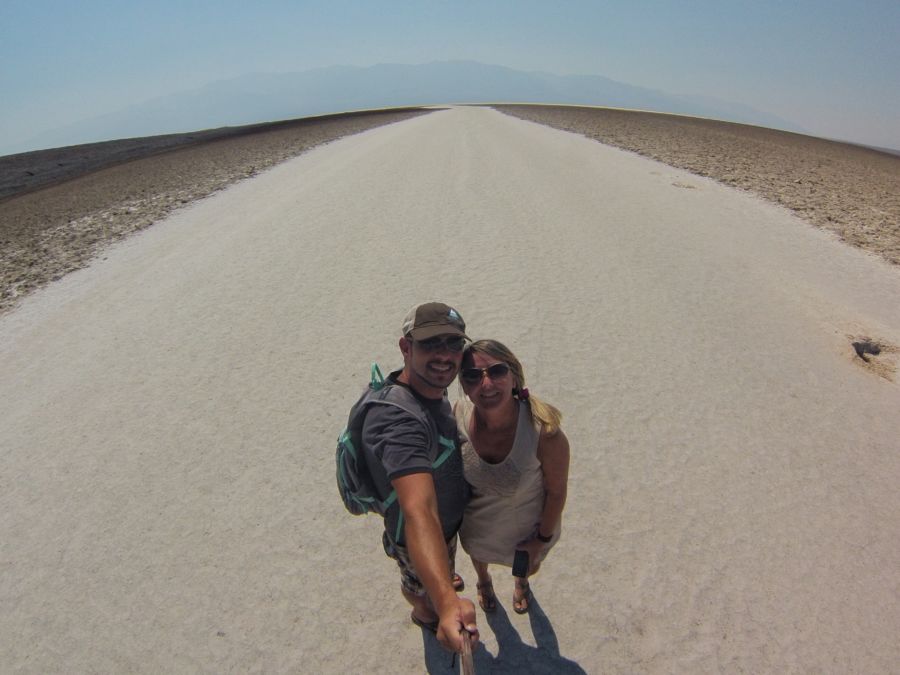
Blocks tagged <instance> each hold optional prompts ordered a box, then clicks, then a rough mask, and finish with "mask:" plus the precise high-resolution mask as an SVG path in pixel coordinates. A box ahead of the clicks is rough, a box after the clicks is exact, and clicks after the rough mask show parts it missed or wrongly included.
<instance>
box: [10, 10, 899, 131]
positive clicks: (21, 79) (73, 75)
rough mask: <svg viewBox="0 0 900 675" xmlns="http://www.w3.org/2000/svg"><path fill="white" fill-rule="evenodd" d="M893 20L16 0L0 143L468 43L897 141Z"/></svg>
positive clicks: (774, 13) (441, 54)
mask: <svg viewBox="0 0 900 675" xmlns="http://www.w3.org/2000/svg"><path fill="white" fill-rule="evenodd" d="M898 36H900V1H898V0H856V1H854V2H850V1H843V0H817V1H812V0H779V1H770V0H757V2H747V1H746V0H744V1H740V2H738V1H731V0H719V1H717V2H714V1H707V0H677V1H676V0H671V1H670V0H648V1H645V2H641V1H640V0H634V1H633V2H578V1H575V2H555V3H554V2H547V1H546V0H544V1H541V2H537V1H533V0H519V1H517V2H515V1H512V0H482V1H477V0H457V1H455V2H451V1H437V0H434V1H429V0H420V1H418V2H385V1H382V2H375V1H363V0H357V1H347V0H327V1H324V0H314V1H306V2H304V1H300V0H298V1H295V2H282V1H267V0H258V1H257V2H253V3H251V2H247V1H246V0H243V1H240V2H238V1H233V0H217V1H215V2H213V1H209V0H177V1H175V0H149V1H141V2H129V1H128V0H118V1H112V0H78V1H72V0H68V1H65V2H64V1H61V0H3V2H2V3H0V64H2V65H0V92H2V99H0V100H2V104H0V147H2V146H5V145H8V144H10V143H12V142H13V141H18V140H21V139H25V138H29V137H31V136H33V135H35V134H37V133H39V132H41V131H44V130H46V129H50V128H54V127H58V126H62V125H65V124H67V123H69V122H74V121H78V120H80V119H83V118H87V117H93V116H96V115H99V114H103V113H105V112H111V111H113V110H118V109H120V108H124V107H126V106H127V105H130V104H133V103H138V102H140V101H143V100H147V99H150V98H154V97H157V96H161V95H165V94H169V93H172V92H175V91H180V90H185V89H192V88H196V87H199V86H201V85H203V84H206V83H207V82H210V81H214V80H218V79H226V78H230V77H235V76H238V75H243V74H246V73H252V72H266V71H268V72H291V71H302V70H308V69H311V68H316V67H320V66H329V65H356V66H368V65H374V64H376V63H427V62H429V61H439V60H455V59H466V60H474V61H481V62H484V63H491V64H497V65H503V66H508V67H511V68H515V69H520V70H539V71H547V72H552V73H557V74H561V75H565V74H592V75H603V76H606V77H609V78H611V79H614V80H619V81H622V82H626V83H628V84H633V85H639V86H643V87H649V88H654V89H662V90H664V91H667V92H670V93H679V94H701V95H707V96H715V97H718V98H722V99H726V100H731V101H735V102H740V103H745V104H748V105H751V106H753V107H755V108H758V109H760V110H764V111H767V112H771V113H774V114H777V115H779V116H781V117H783V118H785V119H789V120H791V121H794V122H796V123H798V124H799V125H801V126H802V127H804V128H806V129H808V130H809V131H810V132H811V133H815V134H817V135H822V136H826V137H834V138H842V139H847V140H852V141H856V142H861V143H869V144H873V145H882V146H888V147H893V148H900V38H898ZM260 121H263V120H260Z"/></svg>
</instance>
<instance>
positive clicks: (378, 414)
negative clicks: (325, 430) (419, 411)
mask: <svg viewBox="0 0 900 675" xmlns="http://www.w3.org/2000/svg"><path fill="white" fill-rule="evenodd" d="M465 330H466V324H465V322H464V321H463V319H462V317H461V316H460V315H459V312H457V311H456V310H455V309H453V308H452V307H450V306H448V305H445V304H443V303H439V302H429V303H425V304H421V305H416V306H415V307H413V308H412V309H411V310H410V311H409V313H408V314H407V315H406V318H405V319H404V320H403V326H402V328H401V335H402V337H401V338H400V352H401V353H402V354H403V369H402V370H399V371H396V372H393V373H391V374H390V375H389V376H388V377H387V380H386V382H385V385H386V386H395V387H402V388H404V390H405V391H404V392H402V393H403V395H404V396H405V397H406V399H408V400H409V402H410V405H412V406H416V405H421V407H422V408H424V410H425V411H427V415H428V416H427V417H424V416H419V417H416V416H415V415H413V414H412V413H411V412H410V411H409V410H406V409H404V408H403V407H402V406H396V405H375V406H372V407H370V408H369V410H368V412H367V413H366V418H365V423H364V425H363V433H362V443H363V448H364V449H365V452H366V456H367V457H374V458H375V460H376V461H373V462H371V463H372V465H373V466H372V467H371V468H372V472H373V474H379V473H383V477H384V479H385V481H386V482H389V483H390V485H391V486H392V487H393V489H394V490H396V492H397V502H396V504H394V505H393V506H392V507H391V508H390V509H389V510H388V511H387V512H386V513H385V517H384V522H385V532H384V535H383V537H382V540H383V544H384V550H385V552H386V553H387V554H388V556H390V557H391V558H394V559H395V560H396V561H397V564H398V565H399V566H400V571H401V574H400V578H401V589H402V592H403V596H404V597H405V598H406V599H407V601H409V603H410V604H411V605H412V613H411V615H410V616H411V619H412V621H413V622H414V623H416V624H417V625H419V626H421V627H423V628H426V629H428V630H431V631H433V632H434V633H435V634H436V635H437V638H438V640H439V641H440V642H441V644H442V645H444V647H446V648H447V649H450V650H451V651H455V652H458V651H460V649H461V647H462V641H461V640H462V638H461V636H460V631H461V630H462V629H463V628H465V629H466V630H467V631H468V632H469V633H470V635H471V636H472V639H473V640H477V638H478V630H477V628H476V626H475V607H474V605H473V604H472V602H471V601H470V600H468V599H465V598H460V597H459V596H458V595H457V594H456V591H455V589H454V588H453V584H452V582H451V577H452V575H453V573H454V570H453V567H454V562H455V554H456V532H457V530H458V529H459V525H460V522H461V521H462V516H463V511H464V509H465V505H466V500H467V499H468V487H467V485H466V482H465V479H464V477H463V470H462V456H461V454H460V450H459V435H458V433H457V431H456V421H455V420H454V418H453V414H452V412H451V410H450V403H449V401H448V400H447V386H448V385H449V384H450V383H451V382H453V379H454V378H455V377H456V374H457V373H458V372H459V367H460V363H461V362H462V351H463V348H464V347H465V343H466V339H467V338H466V333H465ZM428 418H430V420H431V421H433V422H434V424H433V425H430V424H429V425H425V424H423V421H422V420H423V419H425V420H427V419H428ZM429 427H431V429H429ZM435 432H437V437H435ZM436 441H437V442H436Z"/></svg>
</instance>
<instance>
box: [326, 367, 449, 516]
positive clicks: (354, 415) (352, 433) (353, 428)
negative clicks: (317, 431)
mask: <svg viewBox="0 0 900 675" xmlns="http://www.w3.org/2000/svg"><path fill="white" fill-rule="evenodd" d="M373 405H393V406H397V407H398V408H402V409H403V410H405V411H406V412H408V413H410V414H411V415H413V416H414V417H415V418H416V419H418V420H420V421H421V422H422V424H423V425H425V427H426V428H427V429H428V438H429V439H431V440H430V442H431V450H432V451H431V456H433V457H436V459H435V460H434V462H432V464H431V466H432V468H433V469H437V468H438V467H439V466H440V465H441V464H443V463H444V462H445V461H447V459H448V458H449V457H450V455H451V454H452V453H453V450H454V449H455V447H456V446H455V444H454V442H453V441H452V440H451V439H448V438H444V437H443V436H441V435H440V434H438V430H437V427H436V425H435V423H434V420H432V419H431V415H429V414H428V411H427V410H425V408H424V407H423V406H422V404H421V403H419V401H418V400H417V399H416V397H415V396H413V394H412V393H411V392H410V391H409V390H408V389H407V388H406V387H401V386H397V385H394V384H391V383H390V382H387V383H385V380H384V377H383V376H382V374H381V370H380V369H379V368H378V364H375V363H373V364H372V378H371V381H370V382H369V384H368V386H367V387H366V390H365V391H364V392H363V394H362V396H360V397H359V400H358V401H357V402H356V403H355V404H354V405H353V407H352V408H351V409H350V415H349V418H348V419H347V427H346V429H344V431H343V433H341V435H340V436H339V437H338V441H337V451H336V452H335V462H336V464H337V484H338V491H339V492H340V494H341V499H342V500H343V501H344V506H346V507H347V510H348V511H349V512H350V513H352V514H353V515H355V516H358V515H362V514H364V513H377V514H379V515H381V516H383V515H384V514H385V513H386V512H387V510H388V509H389V508H390V507H391V505H392V504H393V503H394V502H396V501H397V491H396V490H394V489H390V490H389V489H388V488H390V484H389V483H387V480H386V479H383V481H382V482H383V484H382V485H381V487H379V485H378V484H377V483H378V481H376V480H375V478H374V477H373V476H372V472H371V470H370V468H369V464H368V461H370V460H369V459H367V458H366V456H365V454H366V453H365V452H364V450H363V447H362V430H363V423H364V422H365V419H366V413H367V412H368V410H369V408H370V407H371V406H373ZM371 461H377V460H376V459H374V458H371ZM385 492H387V493H388V494H387V495H385V494H384V493H385ZM401 521H402V519H401ZM398 530H399V525H398Z"/></svg>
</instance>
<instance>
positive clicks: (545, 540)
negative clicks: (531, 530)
mask: <svg viewBox="0 0 900 675" xmlns="http://www.w3.org/2000/svg"><path fill="white" fill-rule="evenodd" d="M534 538H535V539H537V540H538V541H540V542H543V543H545V544H549V543H550V542H551V541H552V540H553V535H552V534H551V535H550V536H549V537H545V536H544V535H542V534H541V530H540V528H538V531H537V532H536V533H535V535H534Z"/></svg>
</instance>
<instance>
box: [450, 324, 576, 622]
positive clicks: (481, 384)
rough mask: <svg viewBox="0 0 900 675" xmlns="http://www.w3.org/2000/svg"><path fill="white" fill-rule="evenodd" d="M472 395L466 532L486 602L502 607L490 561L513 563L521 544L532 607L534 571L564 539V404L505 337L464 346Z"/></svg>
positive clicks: (466, 403)
mask: <svg viewBox="0 0 900 675" xmlns="http://www.w3.org/2000/svg"><path fill="white" fill-rule="evenodd" d="M459 379H460V383H461V384H462V388H463V391H464V392H465V394H466V400H461V401H457V403H456V404H455V405H454V414H455V415H456V421H457V424H458V426H459V429H460V436H461V439H462V454H463V466H464V470H465V475H466V480H467V481H468V482H469V483H470V484H471V485H472V499H471V501H470V502H469V505H468V507H467V508H466V513H465V517H464V518H463V524H462V528H461V529H460V532H459V536H460V541H461V542H462V545H463V548H464V549H465V550H466V552H467V553H468V554H469V555H470V556H471V558H472V564H473V565H474V567H475V571H476V572H477V574H478V603H479V604H480V605H481V608H482V609H483V610H484V611H485V612H492V611H494V610H495V609H496V608H497V602H496V596H495V595H494V587H493V584H492V581H491V575H490V573H489V571H488V565H489V564H491V563H494V564H500V565H507V566H512V564H513V558H514V555H515V552H516V550H517V549H520V550H525V551H527V552H528V560H529V569H528V572H527V574H526V575H525V576H523V577H516V580H515V591H514V593H513V609H514V610H515V611H516V613H518V614H524V613H525V612H527V611H528V604H529V602H530V600H531V589H530V587H529V584H528V576H530V575H532V574H534V573H535V572H537V571H538V568H539V567H540V564H541V561H542V560H543V559H544V556H546V555H547V552H548V551H549V550H550V549H551V548H552V547H553V545H554V544H556V542H557V540H558V539H559V533H560V521H561V518H562V511H563V507H564V506H565V503H566V482H567V480H568V477H569V441H568V440H567V439H566V435H565V434H564V433H563V432H562V430H561V429H560V428H559V423H560V420H561V418H562V415H561V413H560V412H559V410H557V409H556V408H554V407H553V406H551V405H548V404H547V403H544V402H542V401H540V400H539V399H538V398H537V397H535V396H531V395H529V393H528V390H527V389H526V388H525V374H524V373H523V371H522V364H521V363H519V360H518V359H517V358H516V357H515V355H514V354H513V353H512V352H511V351H510V350H509V349H508V348H507V347H505V346H504V345H502V344H501V343H499V342H497V341H495V340H479V341H477V342H473V343H472V344H471V345H469V346H468V347H467V348H466V351H465V352H464V354H463V360H462V369H461V370H460V375H459Z"/></svg>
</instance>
